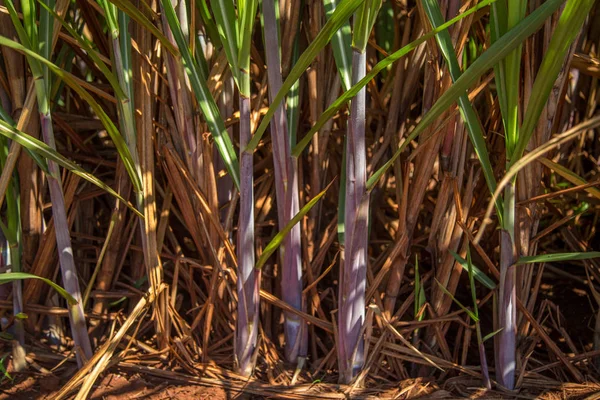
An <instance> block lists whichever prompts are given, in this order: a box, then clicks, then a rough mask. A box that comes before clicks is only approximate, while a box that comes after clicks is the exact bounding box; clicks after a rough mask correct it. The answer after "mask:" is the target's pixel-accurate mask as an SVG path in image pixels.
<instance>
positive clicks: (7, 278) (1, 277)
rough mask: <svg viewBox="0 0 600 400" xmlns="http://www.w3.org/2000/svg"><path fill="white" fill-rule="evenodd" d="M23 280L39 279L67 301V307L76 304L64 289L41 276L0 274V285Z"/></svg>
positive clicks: (19, 273) (21, 273)
mask: <svg viewBox="0 0 600 400" xmlns="http://www.w3.org/2000/svg"><path fill="white" fill-rule="evenodd" d="M25 279H39V280H41V281H42V282H44V283H46V284H47V285H50V286H51V287H52V288H53V289H54V290H56V292H57V293H58V294H59V295H61V296H62V297H64V298H65V300H67V302H68V303H69V305H71V306H73V305H76V304H77V300H75V298H74V297H73V296H71V295H70V294H69V293H68V292H67V291H66V290H65V289H63V288H62V287H60V286H59V285H57V284H56V283H54V282H52V281H51V280H50V279H46V278H42V277H41V276H37V275H33V274H28V273H25V272H5V273H2V274H0V285H3V284H5V283H10V282H14V281H20V280H25Z"/></svg>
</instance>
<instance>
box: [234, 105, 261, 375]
mask: <svg viewBox="0 0 600 400" xmlns="http://www.w3.org/2000/svg"><path fill="white" fill-rule="evenodd" d="M250 135H251V127H250V99H249V98H247V97H244V96H243V95H242V94H240V214H239V224H238V243H237V248H236V252H237V259H238V277H237V295H238V316H237V322H236V324H237V327H236V331H235V353H236V358H237V364H238V365H237V367H238V372H239V373H241V374H242V375H244V376H250V375H251V374H252V372H253V371H254V366H255V364H256V355H257V350H258V349H257V338H258V316H259V288H260V271H259V270H257V269H256V268H254V187H253V185H254V177H253V165H252V153H251V152H246V151H244V150H245V149H246V146H247V145H248V142H249V141H250Z"/></svg>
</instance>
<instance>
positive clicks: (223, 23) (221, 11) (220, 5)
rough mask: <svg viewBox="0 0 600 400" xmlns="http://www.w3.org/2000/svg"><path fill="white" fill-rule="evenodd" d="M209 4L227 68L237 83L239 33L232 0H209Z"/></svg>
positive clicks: (238, 72)
mask: <svg viewBox="0 0 600 400" xmlns="http://www.w3.org/2000/svg"><path fill="white" fill-rule="evenodd" d="M211 6H212V11H213V13H214V15H215V21H216V23H217V24H216V25H217V31H218V32H219V37H220V40H221V43H222V44H223V48H224V49H225V55H226V56H227V62H228V63H229V69H230V70H231V74H232V75H233V79H234V80H235V82H236V84H237V85H239V74H240V67H239V65H238V62H239V60H238V52H239V49H238V36H239V34H238V24H237V20H236V15H235V6H234V4H233V0H216V1H213V2H211Z"/></svg>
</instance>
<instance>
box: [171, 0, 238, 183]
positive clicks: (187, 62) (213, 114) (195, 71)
mask: <svg viewBox="0 0 600 400" xmlns="http://www.w3.org/2000/svg"><path fill="white" fill-rule="evenodd" d="M162 4H163V8H164V10H165V14H166V17H167V21H168V22H169V27H170V28H171V31H172V32H173V37H174V38H175V41H176V42H177V45H178V46H179V50H180V51H181V56H182V60H183V66H184V67H185V70H186V73H187V75H188V78H189V79H190V83H191V85H192V89H193V90H194V93H195V94H196V97H197V99H198V103H199V104H200V108H201V109H202V113H203V114H204V119H205V120H206V122H207V124H208V127H209V129H210V132H211V133H212V135H213V137H214V139H215V143H216V144H217V149H218V150H219V154H221V157H222V158H223V161H224V163H225V168H226V169H227V172H228V173H229V175H230V176H231V179H232V180H233V182H234V183H235V186H236V187H237V188H238V189H239V187H240V176H239V165H238V159H237V156H236V154H235V150H234V149H233V144H232V143H231V138H230V137H229V133H227V130H226V129H225V123H224V122H223V119H222V117H221V114H220V113H219V109H218V107H217V103H215V99H214V98H213V97H212V94H211V93H210V90H209V89H208V85H207V84H206V81H205V80H204V79H202V75H201V74H200V72H199V67H198V65H197V64H196V62H195V60H194V58H193V57H192V54H191V52H190V49H189V48H188V45H187V42H186V40H185V37H184V36H183V32H182V31H181V26H180V25H179V20H178V19H177V15H176V14H175V10H174V9H173V5H172V4H171V1H170V0H163V1H162Z"/></svg>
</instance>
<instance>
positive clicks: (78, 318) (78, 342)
mask: <svg viewBox="0 0 600 400" xmlns="http://www.w3.org/2000/svg"><path fill="white" fill-rule="evenodd" d="M38 96H39V91H38ZM40 108H42V107H40ZM40 123H41V127H42V136H43V138H44V141H45V142H46V144H48V145H49V146H50V147H51V148H53V149H56V144H55V142H54V131H53V129H52V118H51V116H50V113H49V112H45V113H40ZM48 170H49V171H50V174H49V175H47V178H48V187H49V189H50V198H51V200H52V217H53V219H54V227H55V229H54V230H55V233H56V246H57V248H58V258H59V261H60V271H61V274H62V280H63V285H64V288H65V289H66V291H67V292H68V293H69V294H70V295H71V296H73V297H74V298H75V300H77V304H75V305H70V306H69V322H70V324H71V332H72V334H73V341H74V342H75V346H76V348H79V349H80V350H81V352H83V356H84V357H85V358H87V359H90V358H91V357H92V346H91V344H90V338H89V336H88V332H87V326H86V322H85V315H84V312H83V307H82V302H81V301H82V298H81V291H80V289H79V281H78V277H77V269H76V268H75V260H74V259H73V247H72V246H71V237H70V235H69V223H68V221H67V212H66V209H65V198H64V193H63V189H62V183H61V178H60V170H59V168H58V165H57V164H56V163H54V162H53V161H50V160H48ZM76 354H77V363H78V365H79V367H80V368H81V367H82V366H83V364H84V361H85V360H84V358H83V357H82V354H81V353H80V352H76Z"/></svg>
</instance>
